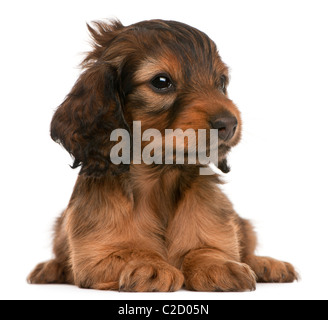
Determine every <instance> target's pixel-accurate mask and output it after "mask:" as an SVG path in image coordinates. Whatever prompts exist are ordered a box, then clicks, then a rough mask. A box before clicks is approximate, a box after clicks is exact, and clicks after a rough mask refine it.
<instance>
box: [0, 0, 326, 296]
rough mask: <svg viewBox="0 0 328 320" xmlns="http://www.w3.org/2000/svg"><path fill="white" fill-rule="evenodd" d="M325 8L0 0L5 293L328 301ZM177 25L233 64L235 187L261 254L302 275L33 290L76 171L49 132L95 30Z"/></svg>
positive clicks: (1, 292) (0, 214)
mask: <svg viewBox="0 0 328 320" xmlns="http://www.w3.org/2000/svg"><path fill="white" fill-rule="evenodd" d="M327 9H328V4H327V1H319V0H315V1H300V0H298V1H292V0H289V1H277V0H276V1H260V0H259V1H250V0H249V1H218V0H216V1H190V0H189V1H185V0H183V1H181V0H180V1H176V0H175V1H169V0H166V1H157V2H154V1H124V2H120V1H98V0H94V1H92V2H91V1H71V0H70V1H66V0H65V1H59V0H57V1H52V2H49V1H32V0H31V1H10V2H8V1H7V2H5V1H2V2H1V4H0V33H1V38H0V39H1V50H0V56H1V59H0V66H1V69H0V70H1V72H0V81H1V83H0V85H1V86H0V87H1V108H0V137H1V138H0V139H1V157H0V168H1V180H0V184H1V201H0V250H1V251H0V260H1V263H0V272H1V273H0V274H1V284H0V298H1V299H193V300H200V299H327V298H328V294H327V289H328V288H327V286H328V282H327V277H326V269H327V262H328V257H327V244H328V241H327V240H328V236H327V225H328V205H327V188H328V186H327V181H328V170H327V167H328V148H327V138H328V133H327V118H328V98H327V87H328V82H327V75H328V63H327V57H328V42H327V30H328V20H327V16H326V14H327ZM108 17H118V18H119V19H121V20H122V22H123V23H124V24H131V23H134V22H137V21H140V20H144V19H152V18H163V19H172V20H179V21H182V22H185V23H188V24H191V25H193V26H195V27H198V28H199V29H201V30H203V31H204V32H206V33H207V34H208V35H209V36H210V37H211V38H212V39H213V40H215V41H216V43H217V45H218V48H219V51H220V54H221V56H222V58H223V60H224V61H225V62H226V63H227V64H228V65H229V66H230V67H231V85H230V88H229V94H230V97H231V98H232V99H233V100H234V101H235V102H236V104H237V105H238V106H239V108H240V110H241V111H242V113H243V120H244V127H245V130H244V138H243V141H242V143H241V144H240V145H239V146H238V147H237V148H236V149H235V150H234V152H233V153H232V155H231V161H230V162H231V164H232V172H231V173H230V174H229V175H228V176H227V177H226V180H227V181H228V182H229V184H227V185H226V186H225V187H224V188H225V190H226V192H227V193H228V194H229V196H230V198H231V199H232V201H233V202H234V204H235V207H236V209H237V211H238V212H239V213H240V215H241V216H243V217H245V218H249V219H251V220H253V222H254V223H255V225H256V229H257V231H258V234H259V239H260V246H259V249H258V252H259V254H261V255H270V256H273V257H275V258H279V259H282V260H287V261H290V262H292V263H293V264H294V265H295V266H296V267H297V269H298V271H299V272H300V274H301V276H302V281H301V282H299V283H295V284H288V285H258V290H257V291H256V292H251V293H231V294H222V293H197V292H196V293H195V292H185V291H180V292H177V293H172V294H161V293H156V294H153V293H152V294H125V293H117V292H100V291H99V292H98V291H90V290H80V289H78V288H75V287H71V286H31V285H28V284H26V283H25V278H26V276H27V274H28V273H29V272H30V271H31V270H32V269H33V268H34V266H35V265H36V264H37V263H38V262H41V261H43V260H47V259H49V258H50V257H51V238H50V235H51V228H52V224H53V221H54V220H55V218H56V217H57V216H58V214H59V213H60V211H61V210H62V209H63V208H64V207H65V206H66V205H67V202H68V200H69V197H70V194H71V191H72V188H73V185H74V182H75V179H76V175H77V171H73V170H71V169H70V168H69V166H68V164H71V159H70V157H69V155H68V154H67V153H66V152H65V151H64V150H63V149H62V148H60V147H59V146H58V145H56V144H55V143H54V142H52V141H51V139H50V137H49V124H50V120H51V117H52V114H53V111H54V110H55V108H56V107H57V106H58V105H59V104H60V103H61V102H62V100H63V99H64V97H65V95H66V94H67V93H68V92H69V90H70V89H71V87H72V85H73V84H74V82H75V80H76V79H77V77H78V74H79V72H80V71H79V69H78V68H77V66H78V64H79V62H80V61H81V59H82V57H83V56H82V55H81V54H80V53H83V52H85V51H87V50H88V49H89V45H88V34H87V29H86V26H85V23H86V22H91V21H93V20H98V19H102V18H108Z"/></svg>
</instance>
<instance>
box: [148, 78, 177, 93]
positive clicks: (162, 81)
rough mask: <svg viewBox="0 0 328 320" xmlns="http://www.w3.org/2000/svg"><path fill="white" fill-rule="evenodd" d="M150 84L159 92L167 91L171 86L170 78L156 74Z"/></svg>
mask: <svg viewBox="0 0 328 320" xmlns="http://www.w3.org/2000/svg"><path fill="white" fill-rule="evenodd" d="M151 85H152V87H153V89H155V90H156V91H160V92H165V91H169V90H170V89H172V88H173V83H172V80H171V79H170V77H169V76H167V75H158V76H156V77H155V78H154V79H153V80H152V81H151Z"/></svg>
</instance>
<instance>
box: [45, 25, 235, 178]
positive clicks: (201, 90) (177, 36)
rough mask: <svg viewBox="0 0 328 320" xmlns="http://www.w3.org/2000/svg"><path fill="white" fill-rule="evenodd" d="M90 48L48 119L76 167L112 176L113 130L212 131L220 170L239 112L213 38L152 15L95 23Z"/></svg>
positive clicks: (225, 168)
mask: <svg viewBox="0 0 328 320" xmlns="http://www.w3.org/2000/svg"><path fill="white" fill-rule="evenodd" d="M88 27H89V30H90V33H91V35H92V37H93V39H94V50H93V51H92V52H90V53H89V54H88V56H87V57H86V59H85V60H84V62H83V63H82V65H83V67H84V69H85V70H84V72H83V73H82V75H81V76H80V78H79V79H78V81H77V82H76V84H75V86H74V87H73V89H72V91H71V92H70V94H69V95H68V96H67V98H66V100H65V101H64V102H63V104H62V105H61V106H59V108H58V109H57V111H56V113H55V115H54V117H53V120H52V124H51V136H52V138H53V139H54V140H55V141H57V142H59V143H61V144H62V145H63V146H64V147H65V148H66V149H67V151H68V152H69V153H70V154H71V155H72V156H73V157H74V159H75V161H74V165H73V167H77V166H80V165H81V166H82V169H81V173H82V174H85V175H89V176H101V175H103V174H105V173H106V172H108V171H111V172H112V173H114V174H119V173H121V172H124V171H126V170H128V165H114V164H113V163H112V162H111V160H110V151H111V148H112V147H113V146H114V144H115V143H117V142H111V140H110V135H111V132H112V131H113V130H114V129H118V128H121V129H126V130H129V131H131V128H132V124H133V121H140V122H141V124H142V131H145V130H147V129H157V130H159V131H160V132H161V133H162V134H163V135H164V133H165V129H182V130H188V129H193V130H195V131H197V130H199V129H206V130H208V131H209V130H210V129H217V130H218V135H219V146H218V152H219V159H220V165H219V167H220V168H221V170H222V171H228V165H227V163H226V160H225V159H226V158H225V157H226V154H227V153H228V152H229V150H230V148H231V147H232V146H234V145H236V144H237V143H238V141H239V140H240V136H241V118H240V113H239V111H238V109H237V108H236V106H235V105H234V104H233V102H232V101H231V100H230V99H229V98H228V96H227V85H228V79H229V75H228V70H227V67H226V66H225V64H224V63H223V62H222V61H221V58H220V56H219V54H218V52H217V48H216V46H215V44H214V42H213V41H212V40H210V39H209V38H208V37H207V36H206V35H205V34H204V33H202V32H200V31H199V30H197V29H194V28H192V27H190V26H187V25H185V24H182V23H178V22H173V21H162V20H152V21H145V22H140V23H137V24H135V25H132V26H129V27H124V26H123V25H122V24H121V23H119V22H111V23H108V24H107V23H96V24H95V28H91V27H90V26H88Z"/></svg>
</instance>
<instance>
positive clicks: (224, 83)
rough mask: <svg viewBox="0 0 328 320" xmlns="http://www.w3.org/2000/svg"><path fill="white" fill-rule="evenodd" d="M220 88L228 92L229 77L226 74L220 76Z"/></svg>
mask: <svg viewBox="0 0 328 320" xmlns="http://www.w3.org/2000/svg"><path fill="white" fill-rule="evenodd" d="M220 89H221V90H222V91H223V92H224V93H226V91H227V77H226V76H225V75H222V76H221V77H220Z"/></svg>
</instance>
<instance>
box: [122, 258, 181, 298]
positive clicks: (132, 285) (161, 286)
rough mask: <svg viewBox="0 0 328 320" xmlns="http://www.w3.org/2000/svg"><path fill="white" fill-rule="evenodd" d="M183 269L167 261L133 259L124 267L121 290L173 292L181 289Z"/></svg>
mask: <svg viewBox="0 0 328 320" xmlns="http://www.w3.org/2000/svg"><path fill="white" fill-rule="evenodd" d="M183 282H184V277H183V274H182V273H181V271H179V270H178V269H176V268H174V267H173V266H171V265H169V264H168V263H165V262H161V261H159V262H157V261H131V262H129V263H128V264H127V265H126V267H125V268H124V269H123V271H122V273H121V276H120V280H119V290H120V291H127V292H172V291H177V290H179V289H181V287H182V285H183Z"/></svg>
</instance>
